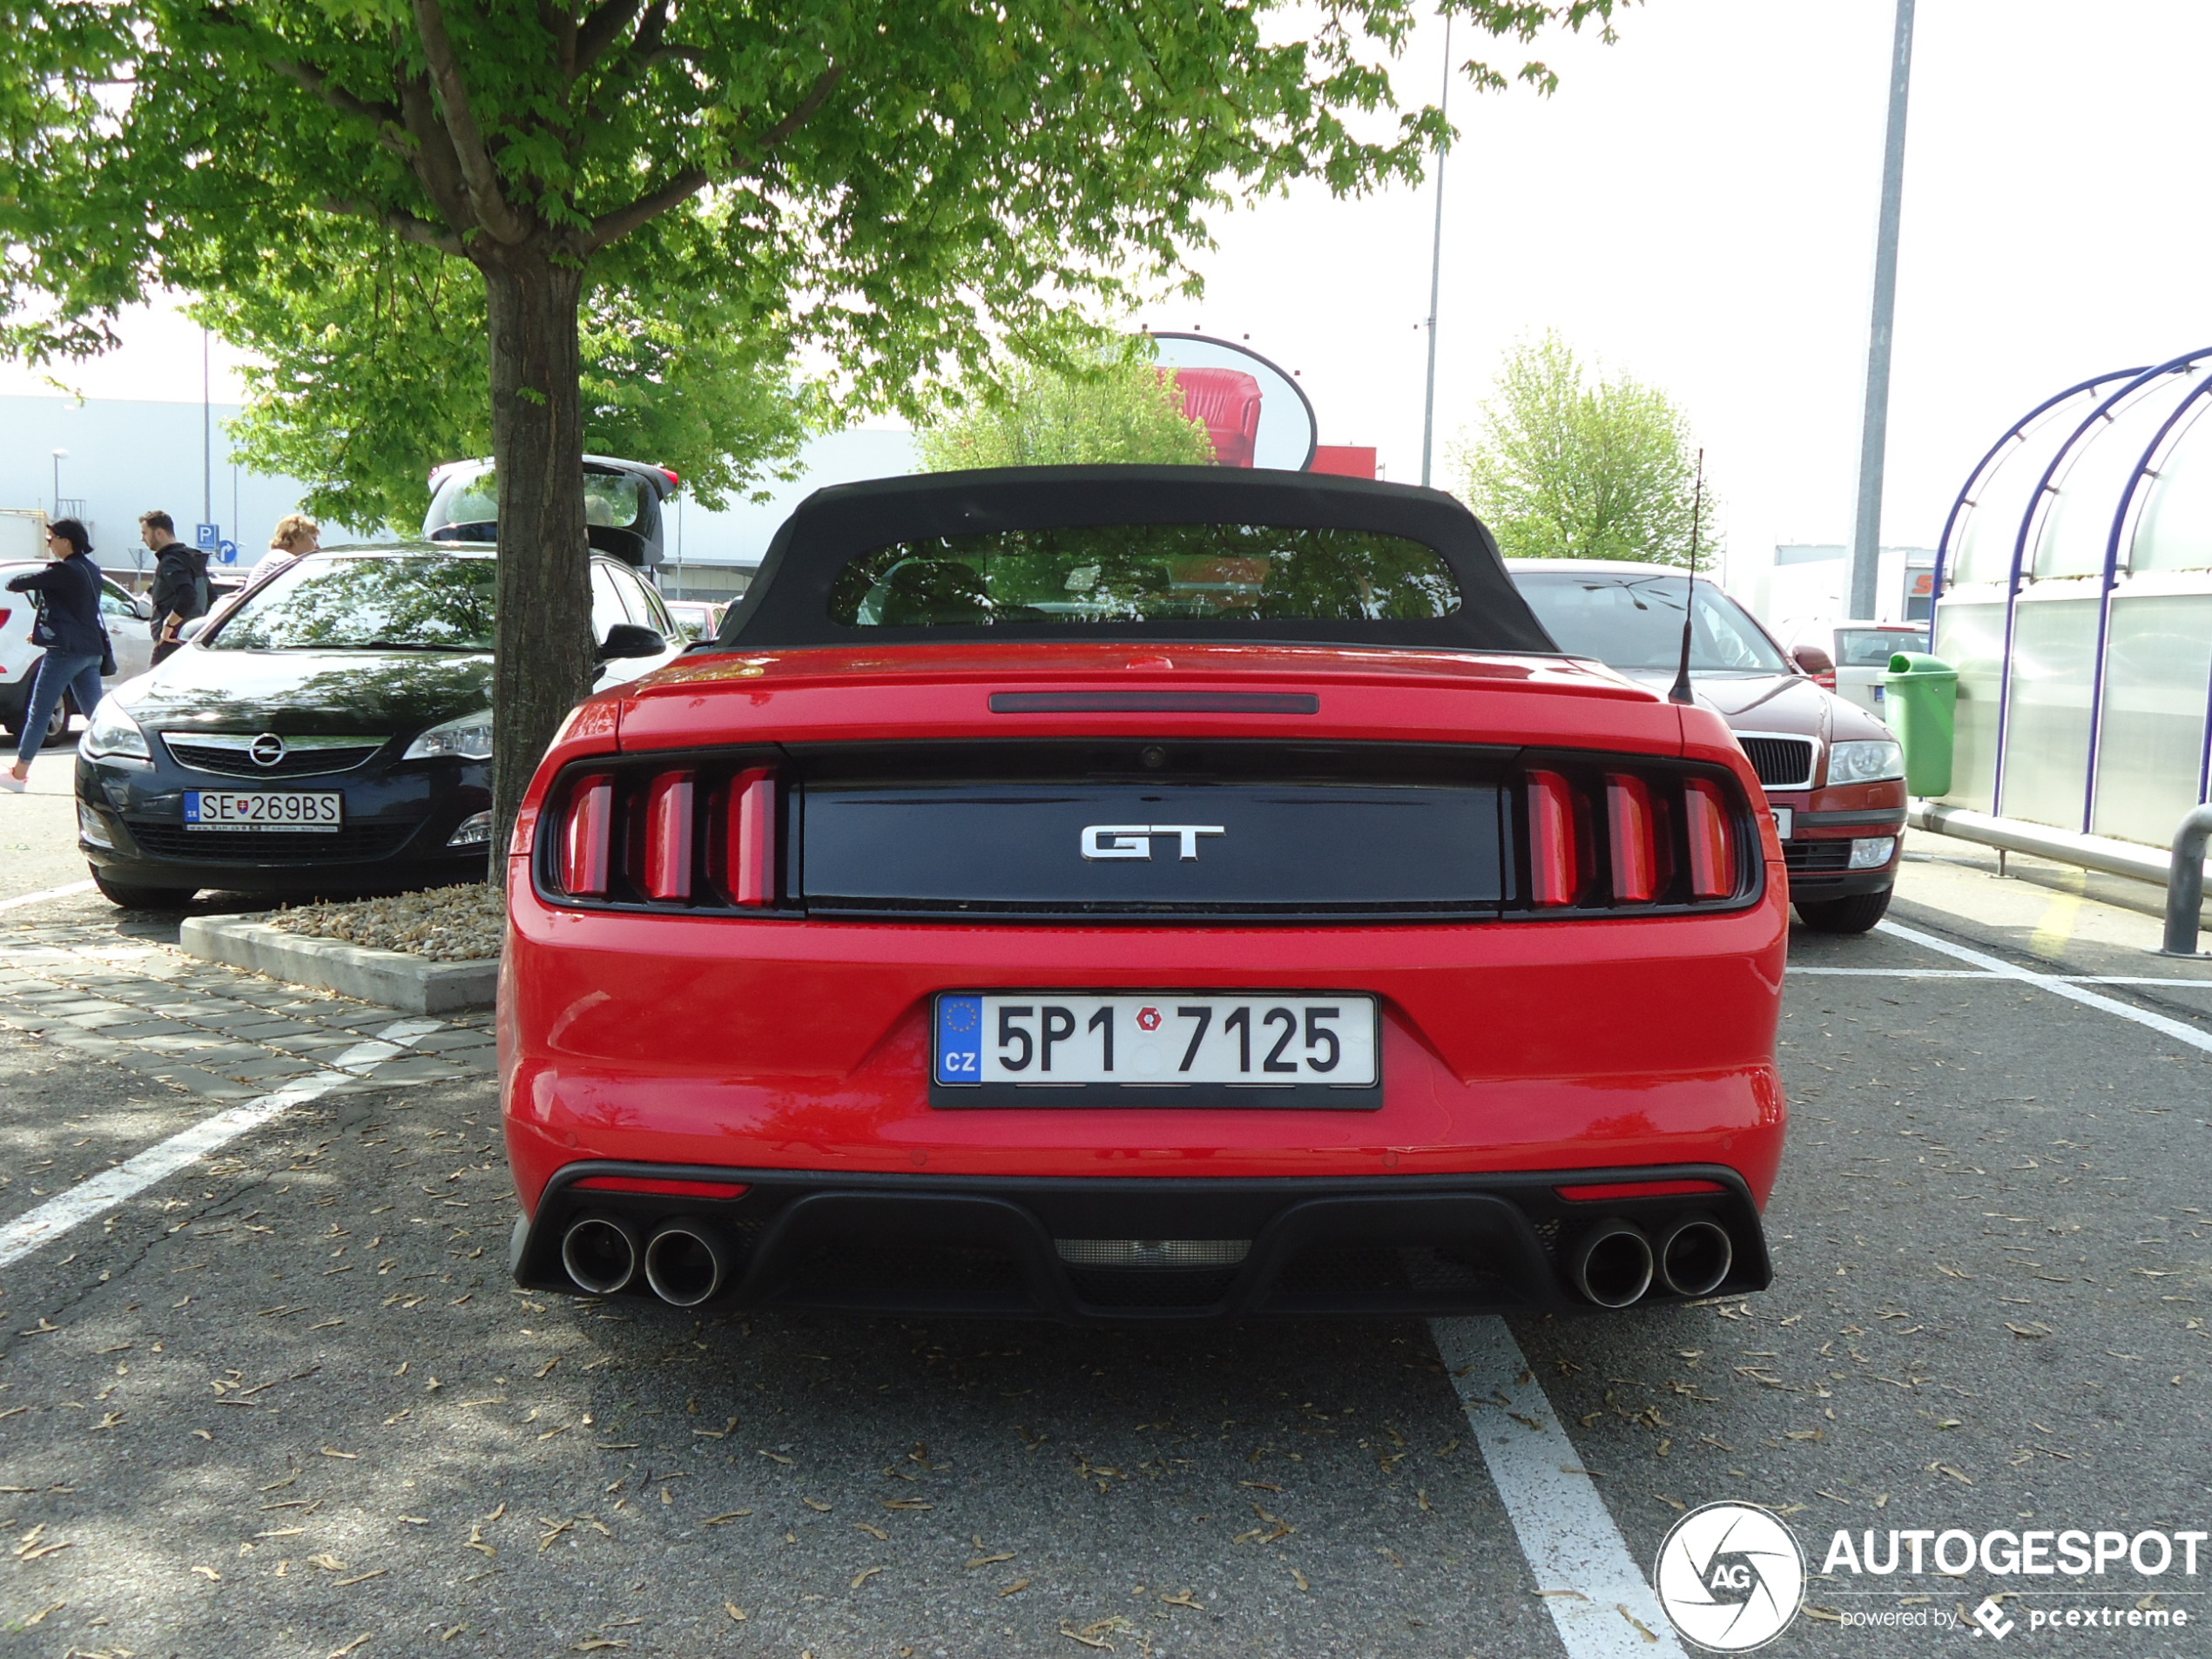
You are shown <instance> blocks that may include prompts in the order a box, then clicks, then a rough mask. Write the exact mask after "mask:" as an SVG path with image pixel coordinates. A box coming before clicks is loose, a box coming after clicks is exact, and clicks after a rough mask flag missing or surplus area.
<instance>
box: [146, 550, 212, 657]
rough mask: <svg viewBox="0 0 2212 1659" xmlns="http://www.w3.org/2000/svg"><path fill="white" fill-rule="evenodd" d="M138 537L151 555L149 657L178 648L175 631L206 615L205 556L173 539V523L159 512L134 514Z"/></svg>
mask: <svg viewBox="0 0 2212 1659" xmlns="http://www.w3.org/2000/svg"><path fill="white" fill-rule="evenodd" d="M138 536H139V538H140V539H141V540H143V541H144V542H145V544H146V549H147V550H148V551H149V552H151V553H152V555H153V556H154V564H153V594H152V597H153V660H154V661H155V662H157V663H158V662H159V661H161V659H162V658H165V657H166V656H168V655H169V654H170V653H171V652H172V651H175V650H176V649H177V647H178V644H179V642H178V639H177V630H178V629H179V628H180V627H182V626H183V625H184V624H186V623H188V622H190V621H191V620H192V618H193V617H204V616H206V614H207V555H206V554H205V553H204V552H202V551H200V550H199V549H198V548H192V547H186V546H185V544H184V543H182V542H180V541H179V540H178V539H177V523H176V521H175V520H174V519H172V518H171V517H170V516H169V515H168V514H166V513H163V512H152V513H141V514H139V515H138Z"/></svg>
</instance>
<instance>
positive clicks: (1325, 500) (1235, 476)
mask: <svg viewBox="0 0 2212 1659" xmlns="http://www.w3.org/2000/svg"><path fill="white" fill-rule="evenodd" d="M1216 523H1219V524H1265V525H1271V526H1273V527H1276V528H1278V529H1347V530H1366V531H1371V532H1372V533H1375V534H1378V535H1383V536H1402V537H1404V538H1406V540H1408V541H1413V542H1419V543H1423V544H1424V545H1426V546H1427V547H1430V548H1433V549H1434V550H1436V552H1437V553H1438V554H1439V555H1440V556H1441V557H1442V558H1443V559H1444V561H1445V563H1447V564H1448V565H1449V566H1450V567H1451V569H1452V573H1453V576H1454V577H1457V578H1458V579H1459V584H1460V597H1461V604H1460V609H1459V610H1458V611H1457V612H1456V613H1454V614H1453V615H1452V616H1449V617H1433V618H1423V619H1420V620H1405V621H1398V620H1393V621H1375V622H1366V621H1356V622H1329V621H1303V620H1301V621H1273V622H1245V621H1236V622H1222V621H1203V620H1196V619H1192V620H1181V619H1177V620H1166V621H1148V622H1129V623H1112V622H1109V623H1091V624H1082V626H1080V627H1070V626H1069V625H1067V624H1057V623H1049V622H1048V623H1001V624H993V625H988V626H979V625H975V624H961V625H954V626H929V627H870V628H848V627H845V626H843V625H841V624H838V623H836V622H833V621H832V620H831V618H830V610H829V601H830V588H831V584H832V583H833V582H834V581H835V580H836V579H837V576H838V573H839V572H840V570H843V569H844V568H845V567H846V564H848V563H851V562H852V561H853V559H856V558H859V557H860V556H862V555H864V554H867V553H872V552H873V551H875V550H877V549H879V548H883V547H888V546H891V545H894V543H907V542H926V541H930V540H934V538H936V537H939V536H976V535H985V534H988V533H990V532H993V531H1001V530H1034V529H1055V528H1059V527H1069V528H1074V527H1089V526H1106V525H1116V524H1216ZM1075 638H1082V639H1125V638H1126V639H1206V640H1227V641H1231V642H1236V641H1251V640H1268V641H1279V642H1289V643H1308V644H1351V645H1407V646H1425V647H1428V648H1431V649H1435V648H1439V647H1440V648H1443V649H1447V650H1453V649H1457V650H1462V651H1541V652H1545V653H1555V652H1556V651H1558V649H1559V647H1558V646H1557V645H1555V644H1553V643H1552V640H1551V637H1550V636H1549V635H1548V634H1547V633H1546V632H1545V631H1544V628H1543V624H1541V623H1540V622H1538V621H1537V620H1536V617H1535V613H1534V612H1533V611H1531V610H1529V608H1528V604H1527V601H1526V600H1524V599H1522V597H1521V594H1520V592H1519V590H1516V589H1515V588H1514V584H1513V581H1512V578H1510V577H1507V574H1506V569H1505V566H1504V564H1503V563H1501V561H1500V559H1499V557H1498V544H1497V543H1496V542H1495V541H1494V539H1493V538H1492V536H1491V535H1490V532H1489V531H1488V530H1487V529H1484V528H1483V526H1482V524H1481V523H1480V521H1479V520H1478V519H1476V517H1475V516H1474V514H1472V513H1470V512H1469V511H1467V509H1466V508H1465V507H1463V506H1461V505H1460V503H1459V502H1457V501H1455V500H1453V498H1452V497H1451V496H1447V495H1445V494H1444V493H1443V492H1442V491H1441V490H1435V489H1416V488H1414V487H1413V486H1411V485H1408V484H1388V483H1379V482H1375V481H1373V480H1372V479H1366V478H1341V477H1334V476H1331V475H1325V474H1316V473H1304V472H1276V471H1267V470H1260V469H1244V468H1231V467H1006V468H999V469H992V470H989V471H980V472H938V473H917V474H913V475H907V476H903V477H897V478H875V479H870V480H868V481H867V482H862V483H854V484H833V485H832V486H830V487H829V488H828V489H818V490H816V491H815V492H814V493H813V495H811V496H808V497H807V498H806V500H805V501H803V502H799V505H798V507H797V508H795V509H792V515H791V516H790V517H789V518H787V519H786V520H785V521H784V523H783V527H782V528H781V529H779V530H778V531H777V532H776V538H775V540H774V541H773V542H772V543H770V544H769V547H768V553H767V556H766V557H765V559H763V560H762V561H761V564H760V570H759V574H758V575H757V576H756V577H754V578H753V580H752V586H751V587H750V588H749V589H748V590H746V592H745V597H743V598H742V599H740V600H739V601H738V603H737V604H733V605H732V606H731V607H730V610H729V612H728V614H727V615H726V616H725V617H723V620H722V628H721V631H720V633H719V634H718V637H716V638H715V639H714V640H713V641H711V643H708V644H702V645H694V646H693V647H692V648H691V649H692V650H694V651H730V650H742V651H760V650H771V649H778V648H782V647H786V646H793V645H847V644H860V643H861V642H864V641H865V642H869V643H873V644H894V643H897V642H901V641H923V640H942V641H946V642H948V643H949V642H953V641H957V640H969V639H994V640H1006V639H1056V640H1062V641H1066V640H1070V639H1075Z"/></svg>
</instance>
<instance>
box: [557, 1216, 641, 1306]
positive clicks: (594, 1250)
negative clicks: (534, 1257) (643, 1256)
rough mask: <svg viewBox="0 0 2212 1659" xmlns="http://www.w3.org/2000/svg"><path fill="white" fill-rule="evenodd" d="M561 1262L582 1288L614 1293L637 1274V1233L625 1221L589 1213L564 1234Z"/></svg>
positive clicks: (602, 1293) (610, 1294) (600, 1293)
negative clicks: (625, 1224)
mask: <svg viewBox="0 0 2212 1659" xmlns="http://www.w3.org/2000/svg"><path fill="white" fill-rule="evenodd" d="M561 1265H562V1266H563V1268H565V1269H567V1270H568V1275H569V1277H570V1278H571V1279H573V1280H574V1281H575V1282H576V1286H577V1289H578V1290H581V1291H590V1293H591V1294H592V1295H594V1296H612V1295H613V1294H614V1293H615V1292H616V1291H619V1290H621V1289H623V1288H624V1286H625V1285H628V1284H629V1283H630V1281H631V1279H632V1278H635V1277H636V1276H637V1235H636V1234H635V1233H633V1232H631V1231H630V1229H629V1228H628V1227H626V1226H624V1224H622V1223H621V1222H618V1221H614V1220H610V1219H609V1218H608V1217H605V1216H586V1217H583V1220H581V1221H577V1222H572V1223H570V1226H569V1230H568V1231H566V1232H564V1233H563V1234H562V1235H561Z"/></svg>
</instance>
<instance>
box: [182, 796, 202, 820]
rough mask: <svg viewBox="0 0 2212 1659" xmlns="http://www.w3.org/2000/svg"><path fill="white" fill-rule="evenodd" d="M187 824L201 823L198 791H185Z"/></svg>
mask: <svg viewBox="0 0 2212 1659" xmlns="http://www.w3.org/2000/svg"><path fill="white" fill-rule="evenodd" d="M198 822H199V791H198V790H197V789H187V790H186V791H185V823H187V824H197V823H198Z"/></svg>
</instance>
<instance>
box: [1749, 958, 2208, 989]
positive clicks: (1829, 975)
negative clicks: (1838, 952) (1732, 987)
mask: <svg viewBox="0 0 2212 1659" xmlns="http://www.w3.org/2000/svg"><path fill="white" fill-rule="evenodd" d="M1790 972H1791V973H1792V974H1813V975H1815V976H1817V977H1820V978H1825V979H2018V978H2019V977H2020V975H2019V974H1993V973H1991V972H1990V971H1989V970H1988V969H1987V968H1799V967H1797V965H1796V964H1795V963H1794V962H1793V963H1791V967H1790ZM2035 977H2036V978H2039V979H2050V980H2057V981H2060V983H2062V984H2066V985H2183V986H2188V985H2193V986H2195V988H2197V989H2198V990H2200V991H2212V979H2175V978H2174V977H2173V976H2172V975H2171V974H2164V975H2158V974H2037V975H2035Z"/></svg>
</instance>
